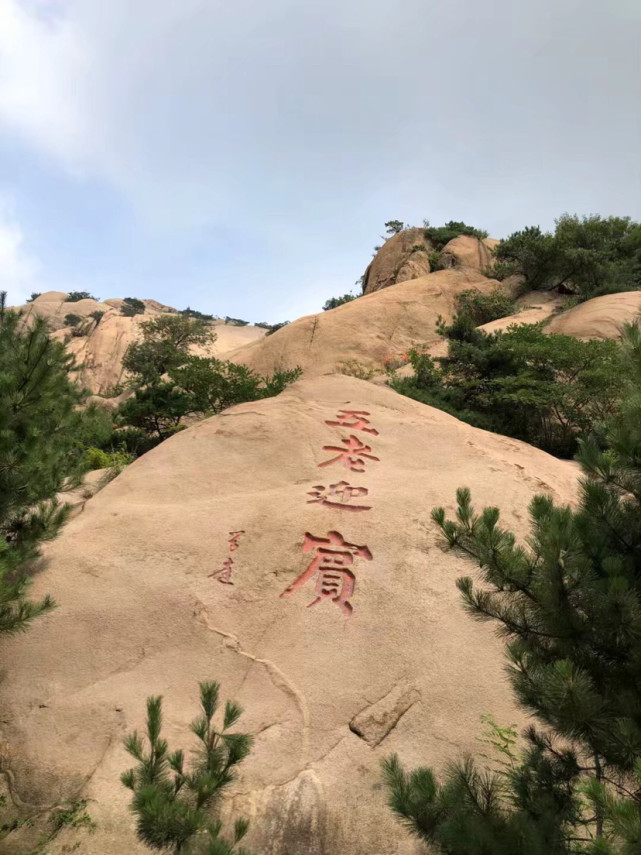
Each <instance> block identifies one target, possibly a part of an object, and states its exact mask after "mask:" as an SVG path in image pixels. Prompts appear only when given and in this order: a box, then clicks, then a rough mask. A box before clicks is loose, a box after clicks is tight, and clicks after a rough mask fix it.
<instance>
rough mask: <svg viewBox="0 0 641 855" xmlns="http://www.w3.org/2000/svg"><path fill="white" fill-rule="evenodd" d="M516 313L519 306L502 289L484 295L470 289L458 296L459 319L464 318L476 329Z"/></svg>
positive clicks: (457, 309)
mask: <svg viewBox="0 0 641 855" xmlns="http://www.w3.org/2000/svg"><path fill="white" fill-rule="evenodd" d="M516 311H517V305H516V303H515V302H514V300H513V299H512V297H510V296H509V294H506V293H505V292H504V291H502V290H501V289H500V288H497V289H496V290H495V291H492V293H491V294H483V293H482V292H481V291H479V290H478V289H477V288H470V289H469V290H467V291H462V292H461V293H460V294H457V296H456V315H457V317H458V318H460V317H464V318H465V319H466V320H467V321H469V323H471V324H472V325H473V326H476V327H478V326H481V325H482V324H488V323H489V322H490V321H495V320H497V319H498V318H505V317H506V316H507V315H513V314H516Z"/></svg>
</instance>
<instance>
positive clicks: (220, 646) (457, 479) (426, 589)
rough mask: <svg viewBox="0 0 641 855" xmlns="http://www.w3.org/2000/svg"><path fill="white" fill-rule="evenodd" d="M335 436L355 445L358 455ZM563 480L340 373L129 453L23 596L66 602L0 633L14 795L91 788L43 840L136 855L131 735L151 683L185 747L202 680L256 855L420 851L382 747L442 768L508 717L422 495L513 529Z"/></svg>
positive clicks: (491, 652) (233, 806)
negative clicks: (220, 702) (84, 824)
mask: <svg viewBox="0 0 641 855" xmlns="http://www.w3.org/2000/svg"><path fill="white" fill-rule="evenodd" d="M431 278H433V277H431ZM399 287H400V288H402V287H403V286H399ZM336 311H340V310H336ZM345 410H356V411H364V413H367V415H363V414H362V413H361V416H360V417H359V416H349V415H346V414H345V412H344V411H345ZM340 411H343V414H342V415H341V412H340ZM363 419H365V420H366V421H363ZM350 436H353V437H355V438H356V443H357V445H358V443H361V446H360V452H358V451H356V449H355V448H354V447H353V446H352V450H353V452H354V455H355V456H354V458H353V461H352V464H351V465H352V468H351V469H350V468H349V467H348V466H347V465H346V462H349V461H347V458H346V455H345V453H342V452H341V449H347V448H348V446H349V445H350V443H351V442H352V441H351V440H350V439H349V437H350ZM363 445H364V446H368V448H364V447H363ZM333 448H336V449H338V451H336V450H333ZM367 455H369V456H367ZM336 458H337V459H336ZM358 460H360V461H361V463H358ZM329 461H333V462H329ZM575 473H576V467H575V464H573V463H571V462H568V461H560V460H556V459H554V458H552V457H550V456H548V455H546V454H545V453H543V452H541V451H538V450H536V449H533V448H530V447H528V446H527V445H524V444H523V443H520V442H517V441H515V440H511V439H507V438H505V437H500V436H494V435H492V434H489V433H486V432H484V431H480V430H476V429H474V428H472V427H470V426H468V425H465V424H463V423H461V422H458V421H457V420H456V419H454V418H452V417H450V416H448V415H447V414H445V413H443V412H440V411H438V410H433V409H431V408H428V407H425V406H423V405H421V404H419V403H417V402H414V401H411V400H409V399H408V398H403V397H401V396H399V395H397V394H395V393H394V392H393V391H391V390H390V389H387V388H379V387H376V386H374V385H372V384H370V383H365V382H363V381H359V380H356V379H354V378H351V377H344V376H336V375H334V376H322V377H309V378H307V379H303V380H301V381H299V382H298V383H296V384H295V385H294V386H292V387H291V388H289V389H288V390H286V391H285V392H284V393H283V394H282V395H280V396H279V397H278V398H273V399H269V400H263V401H256V402H252V403H248V404H243V405H240V406H238V407H234V408H232V409H230V410H228V411H226V412H225V413H222V414H221V415H219V416H216V417H215V418H212V419H209V420H207V421H204V422H201V423H200V424H198V425H196V426H195V427H192V428H190V429H188V430H186V431H184V432H183V433H180V434H178V435H177V436H175V437H173V438H172V439H170V440H168V441H167V442H165V443H163V444H162V445H160V446H159V447H157V448H156V449H154V450H153V451H151V452H149V453H148V454H146V455H144V456H143V457H141V458H140V459H139V460H137V461H136V462H135V463H133V464H132V465H131V466H130V467H128V468H127V469H126V470H125V471H124V472H123V473H122V474H121V475H120V476H119V477H118V478H116V479H115V480H114V481H112V482H111V483H110V484H108V485H107V486H106V487H105V488H104V489H103V490H102V491H101V492H99V493H98V494H97V495H96V496H94V497H93V498H92V499H91V500H90V501H88V502H87V504H86V505H85V507H84V510H83V511H82V513H80V514H79V515H78V516H77V517H75V518H74V519H72V520H71V521H70V523H69V524H68V526H67V527H66V529H65V530H64V532H63V533H62V535H61V536H60V538H59V539H58V540H56V541H54V542H53V543H51V544H48V545H47V546H46V549H45V559H46V560H45V565H44V568H43V570H42V572H40V573H39V574H38V575H37V576H36V577H35V583H34V595H35V596H38V595H41V594H43V593H44V592H50V593H51V594H52V595H53V596H54V598H55V599H56V601H57V602H58V603H59V608H58V609H57V610H56V611H55V612H53V613H52V614H50V615H48V616H46V617H44V618H41V619H40V620H39V621H37V622H36V623H35V624H34V626H33V628H32V629H31V630H30V632H29V633H27V634H25V635H23V636H19V637H16V638H12V639H7V638H5V639H2V641H1V642H0V644H1V646H2V658H3V661H4V662H5V663H10V667H7V668H6V669H5V671H4V673H3V680H2V681H1V682H0V706H1V708H2V711H3V714H2V722H1V725H0V731H1V733H0V741H5V742H6V743H8V744H9V746H10V747H11V752H10V757H11V759H10V771H11V773H12V776H13V780H14V782H15V792H16V794H17V795H18V797H20V798H21V799H22V800H23V801H25V802H29V803H30V804H34V805H38V804H45V803H50V802H51V801H52V800H53V799H56V798H59V797H69V798H79V797H83V798H87V799H90V800H91V801H90V802H89V810H90V813H91V814H92V816H93V817H94V819H95V821H96V822H97V823H98V828H97V830H96V832H95V834H91V835H90V834H86V833H85V831H83V830H82V829H73V836H69V835H67V836H65V835H64V834H63V835H61V837H60V838H59V839H58V840H57V841H55V842H54V843H51V844H48V851H50V852H51V853H52V855H62V852H63V849H62V847H63V846H64V845H73V844H74V843H75V842H76V841H79V842H80V844H81V847H80V851H82V852H83V853H84V855H123V853H125V852H126V853H130V855H143V853H144V852H147V850H146V849H145V848H144V847H142V846H140V845H139V844H138V843H137V842H136V839H135V834H134V820H133V817H132V816H131V814H130V812H129V810H128V791H126V790H125V789H124V788H123V787H122V786H121V784H120V782H119V775H120V773H121V772H122V771H123V770H124V769H126V768H127V767H128V766H129V765H130V759H129V758H128V756H127V755H126V753H125V751H124V748H123V745H122V739H123V736H124V735H125V734H126V733H128V732H130V731H131V730H132V729H134V728H138V729H140V728H141V727H143V726H144V708H145V699H146V698H147V697H148V696H149V695H152V694H162V695H163V696H164V699H165V732H166V736H167V738H168V740H169V743H170V745H172V746H174V747H179V746H180V747H186V748H188V747H189V746H190V744H191V743H190V735H189V730H188V723H189V721H191V719H192V718H193V717H194V714H195V711H196V706H197V682H198V681H199V680H203V679H218V680H219V681H220V682H221V686H222V689H221V690H222V694H223V697H225V698H227V697H229V698H235V699H237V700H238V701H239V702H240V703H241V704H242V705H243V706H244V708H245V714H244V716H243V719H242V720H241V724H242V727H243V728H245V729H247V730H248V731H250V732H252V733H253V734H254V735H255V747H254V750H253V752H252V754H251V755H250V757H249V758H248V759H247V760H246V761H245V763H244V764H243V766H242V774H241V776H240V778H239V780H238V781H237V783H236V784H235V785H234V788H233V790H232V791H231V792H230V794H229V797H228V798H227V799H226V800H225V802H224V810H223V812H224V815H225V817H227V816H232V815H233V816H237V815H239V814H246V815H247V816H249V818H250V819H251V821H252V830H251V832H250V837H249V839H248V847H249V848H250V849H251V850H252V851H254V852H260V853H262V855H304V853H308V855H344V853H347V852H349V853H350V855H412V853H417V852H418V851H419V849H418V847H417V845H416V844H415V843H414V842H413V841H412V840H411V839H410V838H409V837H408V836H407V835H406V833H405V832H404V831H403V829H402V828H401V827H400V826H399V825H398V824H397V822H396V821H395V820H394V818H393V817H392V815H391V814H390V812H389V811H388V809H387V807H386V795H385V792H384V789H383V787H382V783H381V771H380V761H381V758H382V757H384V756H387V755H389V754H390V753H392V752H397V753H398V754H399V755H400V756H401V759H402V760H403V761H404V762H405V763H407V764H410V765H416V764H418V763H424V764H434V765H435V766H436V767H437V768H439V769H440V768H442V767H443V766H444V764H445V763H447V762H448V761H450V760H451V759H453V758H454V757H456V756H457V755H458V754H460V753H461V752H465V751H473V750H474V749H475V748H476V747H477V745H476V743H475V736H476V734H477V733H478V732H479V727H480V722H479V719H480V716H481V714H482V713H484V712H492V714H493V715H494V716H495V717H496V719H497V720H498V721H507V722H512V721H519V717H518V713H517V712H516V710H515V709H514V707H513V701H512V697H511V694H510V692H509V690H508V688H507V687H506V682H505V674H504V658H503V644H502V642H501V641H500V640H498V639H497V638H496V637H495V635H494V634H493V632H492V629H491V628H490V627H489V626H487V625H482V624H478V623H477V622H475V621H473V620H472V619H470V618H469V617H468V616H467V615H466V614H465V613H464V610H463V608H462V606H461V604H460V600H459V595H458V592H457V590H456V587H455V580H456V578H457V577H458V576H460V575H462V574H464V573H474V568H473V567H472V566H471V565H470V564H468V563H467V562H465V561H464V560H463V559H461V558H459V557H457V556H455V555H454V554H452V553H449V552H444V551H443V550H442V545H441V540H440V537H439V535H438V532H437V531H436V530H435V527H434V525H433V524H432V523H431V521H430V516H429V513H430V509H431V508H432V507H433V506H434V505H444V506H445V507H446V508H447V509H448V510H449V511H450V512H451V511H452V509H453V506H454V501H455V496H454V493H455V489H456V488H457V487H458V486H460V485H467V486H469V487H470V488H471V490H472V495H473V498H474V501H475V504H476V505H477V506H478V507H482V506H484V505H487V504H491V505H497V506H499V507H500V508H501V510H502V513H503V517H504V522H505V524H506V525H508V526H510V527H513V528H515V529H516V530H517V531H518V532H519V533H520V534H521V535H523V534H525V533H526V532H527V528H528V523H527V511H526V508H527V505H528V503H529V501H530V499H531V497H532V495H533V494H534V493H536V492H545V493H549V494H551V495H552V496H553V497H554V498H555V499H557V500H559V501H571V500H572V499H573V496H574V491H575V478H576V476H575ZM341 482H346V485H347V486H348V487H350V488H354V489H356V488H358V490H357V492H356V493H350V491H349V490H347V489H346V485H345V483H343V485H342V486H341ZM332 485H334V490H333V493H332V495H331V496H330V495H329V494H328V490H329V491H330V492H331V486H332ZM363 490H365V491H366V492H363ZM337 505H339V506H338V507H337ZM341 505H342V507H340V506H341ZM357 508H359V509H358V510H357ZM238 532H243V534H242V535H236V545H235V548H234V549H233V550H232V544H233V542H234V536H232V534H231V533H238ZM333 533H335V534H333ZM313 538H318V539H324V540H325V541H329V543H325V545H324V546H323V545H322V543H320V546H323V548H326V549H329V550H330V553H332V554H333V556H334V557H333V569H334V570H335V571H336V570H337V569H338V572H334V574H333V575H332V572H331V569H332V568H331V567H330V565H329V564H326V565H325V570H323V562H322V560H321V559H322V555H323V553H320V552H318V548H320V547H319V545H318V543H315V542H314V540H313ZM341 543H342V544H343V545H342V546H341ZM337 555H339V558H337V557H336V556H337ZM340 556H342V557H340ZM228 559H232V560H233V563H232V564H231V565H229V564H227V565H225V562H227V561H228ZM370 559H371V560H370ZM314 561H316V563H315V564H314V563H313V562H314ZM352 561H353V563H352ZM226 570H229V571H230V574H229V576H228V577H227V579H226V581H227V582H230V583H231V584H226V583H225V571H226ZM306 571H309V578H305V573H306ZM350 574H351V575H350ZM301 577H302V578H301ZM297 580H298V581H297ZM352 582H353V584H354V590H353V592H349V591H348V589H347V587H345V586H349V585H350V584H351V583H352ZM332 585H334V586H335V587H332ZM319 596H320V597H321V601H320V602H316V600H317V598H318V597H319ZM332 598H336V601H334V599H332ZM347 602H348V603H349V604H350V605H351V609H352V610H351V612H350V609H349V608H348V606H347ZM350 725H351V728H350ZM355 731H358V732H360V735H359V733H358V732H355Z"/></svg>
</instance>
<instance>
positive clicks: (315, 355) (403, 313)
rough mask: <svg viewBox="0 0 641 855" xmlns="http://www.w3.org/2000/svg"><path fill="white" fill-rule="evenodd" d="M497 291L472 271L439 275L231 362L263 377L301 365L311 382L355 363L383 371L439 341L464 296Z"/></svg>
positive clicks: (298, 329)
mask: <svg viewBox="0 0 641 855" xmlns="http://www.w3.org/2000/svg"><path fill="white" fill-rule="evenodd" d="M497 287H499V283H498V282H496V281H495V280H493V279H487V278H486V277H485V276H482V275H481V274H480V273H477V272H476V271H473V270H443V271H439V272H437V273H433V274H431V275H429V276H423V277H422V278H420V279H414V280H412V281H411V282H402V283H400V284H399V285H396V286H395V287H394V288H385V289H383V290H382V291H377V292H376V293H373V294H367V295H365V296H363V297H359V298H358V299H357V300H352V301H351V302H349V303H345V304H343V305H342V306H339V307H338V308H336V309H332V310H331V311H328V312H321V313H320V314H318V315H308V316H307V317H304V318H300V319H299V320H297V321H294V323H292V324H288V325H287V326H286V327H283V329H281V330H279V331H278V332H276V333H274V334H273V335H270V336H267V337H266V338H264V339H261V340H259V341H256V342H253V343H252V344H249V345H247V346H246V347H243V348H240V349H239V350H236V351H232V352H231V353H230V354H229V356H228V358H229V359H232V360H233V361H235V362H240V363H242V364H245V365H249V366H250V367H251V368H253V369H254V370H255V371H258V372H259V373H260V374H272V373H273V372H274V371H279V370H283V369H290V368H294V367H295V366H296V365H300V366H301V368H302V369H303V372H304V373H305V375H306V376H309V375H315V374H325V373H327V372H330V373H331V372H334V371H335V370H336V367H337V366H339V367H340V365H341V363H352V362H356V363H358V364H359V365H361V366H364V367H365V368H366V369H370V370H374V371H379V370H381V369H382V368H383V366H384V363H385V360H386V359H388V358H390V357H398V356H399V355H400V354H403V353H406V352H407V350H408V349H409V348H410V347H412V346H413V345H415V344H421V345H422V344H431V343H433V342H435V341H437V340H438V339H439V335H438V333H437V332H436V321H437V318H438V316H439V315H442V316H443V317H444V318H445V319H446V320H450V319H451V318H452V316H453V313H454V310H455V301H456V295H457V294H460V293H461V291H465V290H467V289H469V288H478V289H479V290H481V291H483V292H484V293H490V292H491V291H493V290H494V289H495V288H497Z"/></svg>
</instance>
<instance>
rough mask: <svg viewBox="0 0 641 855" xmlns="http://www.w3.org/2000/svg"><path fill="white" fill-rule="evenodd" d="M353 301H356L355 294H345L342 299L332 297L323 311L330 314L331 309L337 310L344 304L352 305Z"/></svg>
mask: <svg viewBox="0 0 641 855" xmlns="http://www.w3.org/2000/svg"><path fill="white" fill-rule="evenodd" d="M352 300H356V296H355V295H354V294H343V296H342V297H330V299H329V300H327V302H326V303H325V305H324V306H323V311H324V312H328V311H329V310H330V309H336V308H337V307H338V306H342V305H343V304H344V303H351V302H352Z"/></svg>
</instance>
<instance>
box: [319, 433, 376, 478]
mask: <svg viewBox="0 0 641 855" xmlns="http://www.w3.org/2000/svg"><path fill="white" fill-rule="evenodd" d="M341 442H342V443H344V444H345V448H341V447H340V446H338V445H324V446H323V451H337V452H338V455H337V456H336V457H332V459H331V460H325V461H323V463H319V464H318V465H319V466H329V465H330V464H331V463H336V462H338V461H339V460H342V461H343V462H344V463H345V466H347V468H348V469H351V470H352V472H364V471H365V463H366V459H369V460H379V459H380V458H378V457H374V455H373V454H370V452H371V450H372V449H371V448H370V447H369V445H363V443H362V442H361V440H360V439H359V438H358V437H357V436H354V435H353V434H351V435H350V437H349V439H341Z"/></svg>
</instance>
